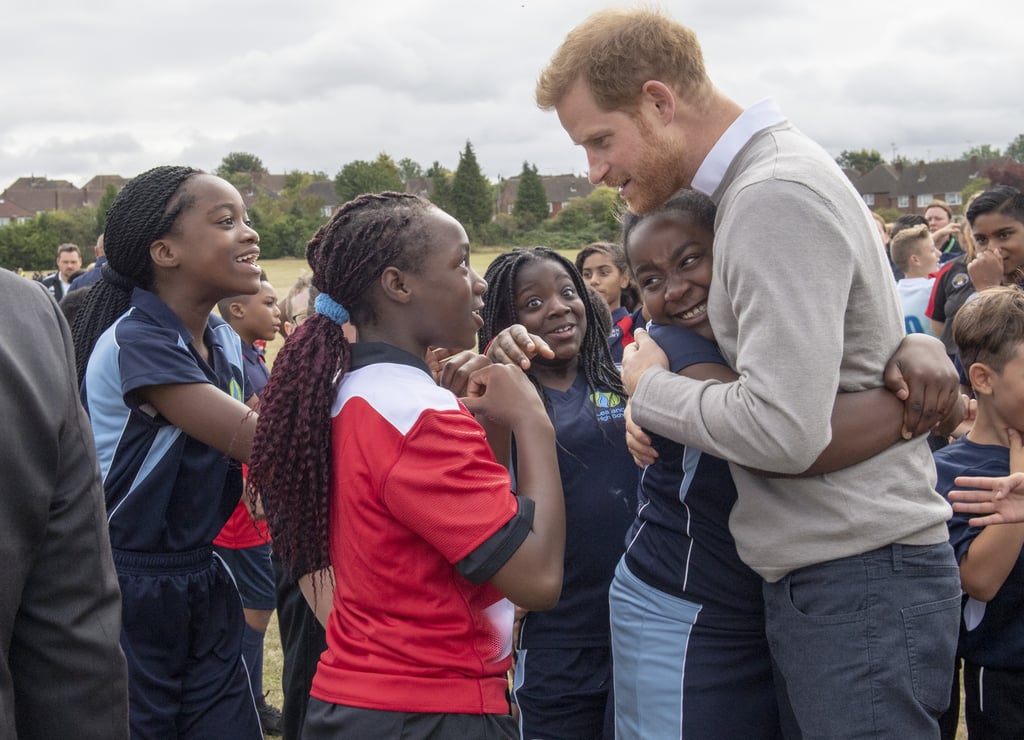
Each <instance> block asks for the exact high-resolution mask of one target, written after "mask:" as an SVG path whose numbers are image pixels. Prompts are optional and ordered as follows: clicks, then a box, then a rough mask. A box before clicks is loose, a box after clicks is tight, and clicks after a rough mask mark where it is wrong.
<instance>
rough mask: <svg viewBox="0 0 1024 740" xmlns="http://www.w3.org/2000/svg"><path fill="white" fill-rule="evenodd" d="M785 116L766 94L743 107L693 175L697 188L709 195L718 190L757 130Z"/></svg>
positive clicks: (780, 120) (694, 184) (779, 121)
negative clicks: (741, 150) (726, 173)
mask: <svg viewBox="0 0 1024 740" xmlns="http://www.w3.org/2000/svg"><path fill="white" fill-rule="evenodd" d="M785 120H786V118H785V116H783V115H782V112H781V111H780V110H779V107H778V106H777V105H776V104H775V101H774V100H772V99H771V98H765V99H764V100H762V101H760V102H758V103H755V104H754V105H752V106H750V107H749V108H747V109H746V110H745V111H743V112H742V113H741V114H740V115H739V118H737V119H736V120H735V121H733V122H732V125H730V126H729V128H727V129H726V130H725V133H724V134H722V136H721V137H720V138H719V139H718V141H716V142H715V145H714V146H713V147H711V151H710V152H708V155H707V156H706V157H704V161H703V162H701V165H700V167H699V168H698V169H697V174H695V175H694V176H693V189H694V190H699V191H700V192H702V193H704V194H705V195H711V194H712V193H714V192H715V191H716V190H717V189H718V186H719V185H720V184H721V183H722V178H724V177H725V172H726V170H728V169H729V165H730V164H732V161H733V160H734V159H735V158H736V155H737V154H739V152H740V149H742V148H743V147H744V146H746V144H747V142H748V141H750V140H751V139H752V138H753V137H754V134H756V133H757V132H758V131H763V130H764V129H766V128H768V127H769V126H775V125H776V124H779V123H782V122H783V121H785Z"/></svg>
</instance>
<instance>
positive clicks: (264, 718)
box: [256, 695, 281, 735]
mask: <svg viewBox="0 0 1024 740" xmlns="http://www.w3.org/2000/svg"><path fill="white" fill-rule="evenodd" d="M256 711H257V713H259V715H260V725H261V726H262V727H263V734H264V735H280V734H281V710H280V709H278V708H277V707H275V706H272V705H270V704H268V703H267V697H266V695H263V696H261V697H260V698H259V699H257V700H256Z"/></svg>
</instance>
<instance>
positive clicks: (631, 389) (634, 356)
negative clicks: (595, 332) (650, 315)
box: [622, 329, 668, 396]
mask: <svg viewBox="0 0 1024 740" xmlns="http://www.w3.org/2000/svg"><path fill="white" fill-rule="evenodd" d="M652 367H663V368H665V369H666V370H668V356H667V355H666V354H665V353H664V352H662V350H661V347H659V346H658V343H657V342H655V341H654V340H653V339H651V335H650V334H648V333H647V332H646V331H645V330H644V329H636V330H635V331H634V332H633V343H632V344H628V345H626V347H625V349H623V351H622V385H623V386H625V388H626V393H628V394H629V395H631V396H632V395H633V394H634V393H635V392H636V387H637V385H638V384H639V383H640V378H642V377H643V374H644V373H645V372H647V371H648V370H649V369H650V368H652Z"/></svg>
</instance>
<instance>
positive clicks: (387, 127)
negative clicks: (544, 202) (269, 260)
mask: <svg viewBox="0 0 1024 740" xmlns="http://www.w3.org/2000/svg"><path fill="white" fill-rule="evenodd" d="M609 4H610V3H608V2H598V1H595V0H546V1H545V2H540V1H539V0H514V1H511V0H429V1H428V0H286V1H284V2H281V1H277V2H272V3H271V2H265V1H264V0H249V1H248V2H245V3H242V2H238V0H221V2H214V3H211V2H200V1H199V0H176V1H175V2H173V3H172V2H163V1H161V2H152V1H151V0H93V1H92V2H89V3H82V2H73V1H72V0H61V1H59V2H56V1H54V0H35V2H32V3H29V2H20V3H17V4H16V5H15V7H14V9H13V10H11V9H7V10H5V11H4V14H3V18H2V21H0V59H2V60H3V62H4V64H3V70H4V71H3V74H2V75H0V190H2V189H3V188H4V187H6V186H7V185H9V184H10V183H11V182H13V180H14V179H15V178H17V177H19V176H23V175H30V174H34V175H37V176H48V177H51V178H63V179H67V180H70V181H71V182H73V183H74V184H75V185H79V186H81V185H83V184H84V183H85V182H86V181H87V180H88V179H89V178H90V177H91V176H92V175H94V174H120V175H124V176H126V177H128V176H132V175H135V174H137V173H138V172H141V171H142V170H145V169H147V168H149V167H152V166H155V165H158V164H168V163H173V164H189V165H193V166H197V167H202V168H206V169H215V168H216V167H217V165H218V164H219V162H220V160H221V158H222V157H223V156H224V155H225V154H227V153H228V152H231V151H248V152H252V153H254V154H256V155H258V156H259V157H260V158H261V159H262V160H263V162H264V164H265V165H266V166H267V167H268V168H269V170H270V171H271V172H285V171H288V170H293V169H302V170H322V171H324V172H326V173H328V175H331V176H333V175H334V174H336V173H337V172H338V170H339V169H340V168H341V167H342V165H344V164H345V163H346V162H349V161H351V160H354V159H374V158H375V157H376V156H377V154H378V153H379V152H381V151H385V152H387V153H388V154H390V155H391V156H392V157H393V158H394V159H395V160H396V161H397V160H399V159H401V158H403V157H410V158H412V159H414V160H416V161H417V162H420V163H421V164H422V165H423V166H424V167H426V166H429V164H430V163H431V162H433V161H434V160H438V161H440V162H441V164H442V165H444V166H446V167H449V168H452V169H454V168H455V166H456V165H457V163H458V155H459V152H460V151H461V150H462V148H463V146H464V144H465V142H466V140H467V139H468V140H470V141H471V142H472V143H473V146H474V149H475V150H476V153H477V158H478V160H479V162H480V165H481V167H482V168H483V170H484V172H485V173H486V174H487V175H488V176H489V177H491V178H492V179H494V178H497V177H499V176H504V177H508V176H512V175H515V174H517V173H518V172H519V170H520V169H521V166H522V162H523V160H529V161H530V162H532V163H535V164H536V165H537V167H538V168H539V170H540V172H541V174H560V173H568V172H576V173H583V172H585V169H586V161H585V158H584V156H583V152H582V150H580V149H578V148H576V147H573V145H572V144H571V142H570V141H569V139H568V137H567V136H566V134H565V133H564V132H563V131H562V129H561V128H560V127H559V125H558V121H557V119H556V118H555V116H554V114H552V113H544V112H541V111H539V110H537V109H536V107H535V106H534V104H533V97H532V92H533V85H534V82H535V80H536V77H537V73H538V72H539V70H540V69H541V67H542V66H543V65H544V64H545V63H546V61H547V60H548V58H549V57H550V55H551V53H552V52H553V51H554V49H555V48H556V47H557V45H558V44H559V43H560V41H561V39H562V38H563V37H564V36H565V34H566V32H567V31H568V30H569V29H570V28H571V27H572V26H573V25H575V24H576V23H577V22H579V21H580V20H582V19H583V18H585V17H586V16H587V15H588V14H589V13H590V12H591V11H593V10H597V9H600V8H602V7H606V6H608V5H609ZM620 4H629V3H628V2H623V3H620ZM660 7H662V8H663V9H664V10H666V11H668V12H669V13H670V14H671V15H673V16H674V17H675V18H677V19H678V20H680V21H682V22H684V23H686V24H687V25H689V26H691V27H692V28H694V29H695V30H696V31H697V33H698V36H699V38H700V40H701V43H702V45H703V47H704V53H705V58H706V60H707V66H708V70H709V73H710V75H711V78H712V80H713V81H714V82H715V84H716V85H717V86H718V87H719V88H720V89H722V90H723V91H724V92H725V93H726V94H727V95H729V96H730V97H732V98H733V99H734V100H736V101H737V102H738V103H740V104H741V105H749V104H752V103H754V102H756V101H758V100H760V99H761V98H763V97H766V96H773V97H774V98H775V99H776V100H777V101H778V102H779V104H780V106H781V107H782V109H783V111H784V112H785V113H786V114H787V115H788V117H789V118H790V119H791V120H792V121H794V122H795V123H796V125H797V126H799V127H800V128H802V129H803V130H804V131H805V132H807V133H808V134H809V135H810V136H811V137H813V138H814V139H816V140H817V141H818V142H820V143H821V144H822V145H823V146H824V147H825V148H826V149H828V151H829V152H831V153H832V154H833V156H835V155H838V154H839V152H840V151H842V150H843V149H861V148H870V149H878V150H879V151H880V152H881V153H882V154H883V156H885V157H886V158H887V159H890V158H891V157H892V155H893V153H894V152H895V153H896V154H898V155H903V156H907V157H910V158H915V159H916V158H923V159H937V158H940V157H957V156H959V155H960V154H961V153H962V152H964V151H965V150H967V149H969V148H970V147H971V146H974V145H981V144H991V145H993V146H995V147H998V148H1000V149H1003V148H1005V147H1006V145H1007V144H1008V143H1009V142H1010V141H1012V140H1013V138H1014V137H1016V136H1017V134H1019V133H1021V132H1024V83H1021V81H1020V71H1021V70H1022V69H1024V43H1021V21H1022V13H1021V11H1020V5H1019V3H1018V2H1017V0H979V1H975V2H970V3H963V2H955V3H954V2H950V1H948V0H933V2H917V3H894V2H892V1H891V0H854V1H853V2H831V1H829V2H820V3H809V2H806V0H771V2H763V1H762V0H691V1H690V2H685V3H684V2H663V3H661V6H660Z"/></svg>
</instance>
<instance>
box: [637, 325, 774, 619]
mask: <svg viewBox="0 0 1024 740" xmlns="http://www.w3.org/2000/svg"><path fill="white" fill-rule="evenodd" d="M648 331H649V332H650V334H651V337H652V338H653V339H654V340H655V341H656V342H657V343H658V345H659V346H660V347H661V348H662V349H663V350H664V351H665V354H666V355H668V359H669V368H670V369H671V370H672V372H676V373H677V372H679V371H680V370H682V369H683V368H686V367H689V366H690V365H695V364H699V363H707V362H713V363H715V364H719V365H724V364H726V363H725V360H724V359H723V358H722V355H721V353H720V352H719V350H718V347H717V345H715V343H714V342H711V341H709V340H707V339H705V338H704V337H702V336H700V335H699V334H696V333H694V332H692V331H690V330H688V329H683V328H680V327H673V326H659V325H657V324H652V325H651V326H650V327H649V329H648ZM651 440H652V443H653V446H654V449H656V450H657V451H658V459H657V460H656V461H655V463H654V464H653V465H648V466H647V467H646V468H644V471H643V473H642V474H641V477H640V487H639V499H640V510H639V512H638V513H637V517H636V521H635V522H634V523H633V527H632V529H631V531H630V536H629V538H628V539H629V542H630V544H629V547H628V549H627V551H626V564H627V565H628V566H629V569H630V571H632V572H633V574H634V575H635V576H636V577H637V578H639V579H640V580H642V581H644V582H645V583H647V584H648V585H650V586H653V587H654V588H657V589H658V590H660V591H664V592H665V593H668V594H672V595H673V596H678V597H679V598H683V599H687V600H689V601H694V602H697V603H700V604H701V605H702V607H703V612H704V613H705V614H711V615H714V616H715V617H716V619H717V620H718V621H717V623H718V624H720V625H721V626H723V627H725V626H726V624H728V625H729V626H732V627H733V628H737V629H742V628H745V627H747V626H749V627H751V628H753V629H758V628H762V627H763V623H764V600H763V597H762V592H761V584H762V581H761V578H760V577H759V576H758V575H757V574H756V573H755V572H754V571H752V570H751V569H750V568H749V567H748V566H746V565H745V564H744V563H743V561H742V560H740V557H739V554H738V553H737V552H736V543H735V541H734V540H733V538H732V535H731V534H730V533H729V514H730V513H731V512H732V507H733V504H735V503H736V486H735V484H734V483H733V479H732V473H731V472H730V471H729V464H728V463H727V462H726V461H725V460H722V459H721V458H718V457H715V456H713V455H709V454H707V453H706V452H702V451H700V450H698V449H696V448H693V447H687V446H685V445H681V444H679V443H677V442H673V441H672V440H669V439H666V438H665V437H661V436H659V435H656V434H653V435H651ZM726 620H728V622H727V621H726Z"/></svg>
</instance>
